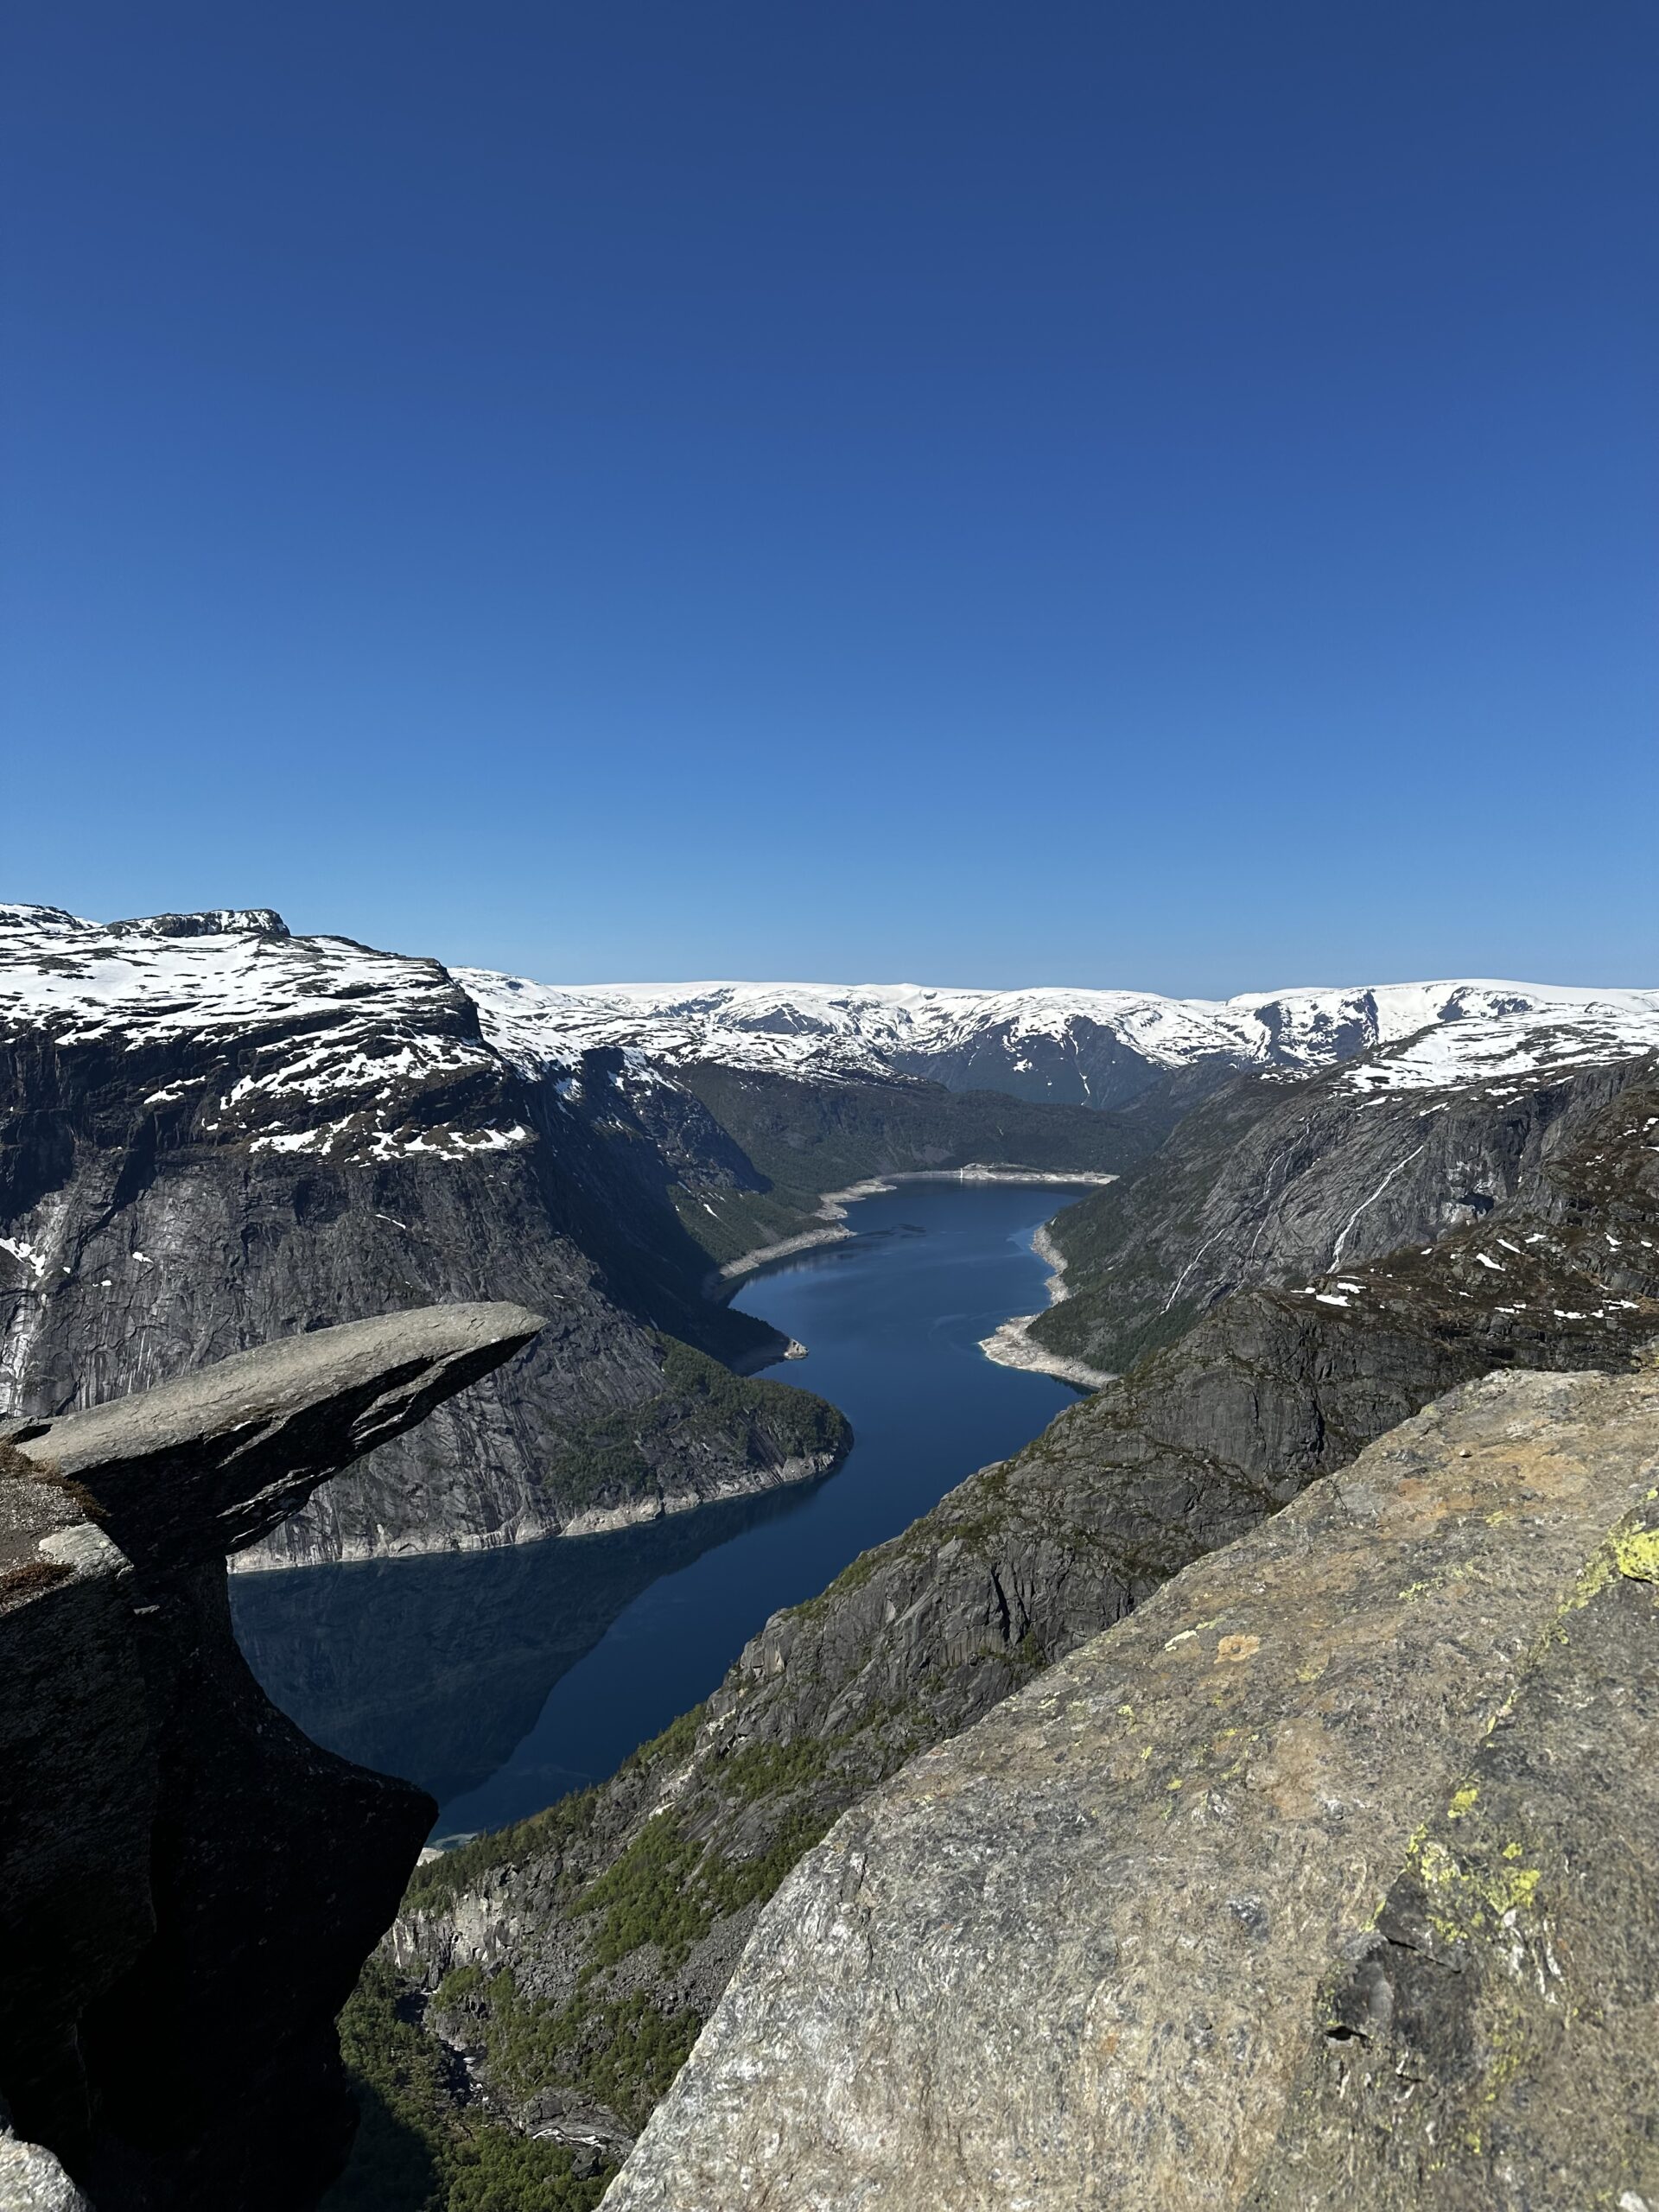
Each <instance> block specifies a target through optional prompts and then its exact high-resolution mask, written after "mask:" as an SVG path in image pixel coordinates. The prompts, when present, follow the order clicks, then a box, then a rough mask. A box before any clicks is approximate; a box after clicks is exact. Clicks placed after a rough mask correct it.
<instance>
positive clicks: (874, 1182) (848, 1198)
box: [712, 1161, 1117, 1305]
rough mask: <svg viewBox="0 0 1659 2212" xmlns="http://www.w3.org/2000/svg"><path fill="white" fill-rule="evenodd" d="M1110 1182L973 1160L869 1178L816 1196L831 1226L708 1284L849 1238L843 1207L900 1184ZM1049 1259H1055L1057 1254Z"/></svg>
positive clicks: (774, 1247) (768, 1247)
mask: <svg viewBox="0 0 1659 2212" xmlns="http://www.w3.org/2000/svg"><path fill="white" fill-rule="evenodd" d="M1116 1180H1117V1178H1116V1175H1107V1174H1103V1173H1101V1172H1100V1171H1099V1170H1098V1169H1096V1168H1087V1167H1081V1168H1077V1169H1075V1170H1074V1171H1073V1172H1072V1173H1069V1174H1065V1173H1059V1172H1058V1171H1052V1170H1050V1169H1048V1168H1044V1167H988V1166H983V1165H982V1164H981V1163H979V1162H977V1161H975V1162H970V1163H969V1166H966V1167H914V1168H902V1169H899V1170H897V1171H896V1172H895V1173H893V1174H891V1175H872V1176H870V1177H868V1179H866V1180H865V1181H864V1182H862V1183H849V1185H847V1188H846V1189H845V1190H844V1191H825V1192H822V1193H821V1194H820V1196H819V1198H818V1216H819V1218H820V1219H821V1220H823V1221H824V1222H827V1223H829V1224H832V1226H830V1227H828V1228H825V1229H809V1230H804V1232H803V1233H802V1234H801V1235H800V1236H785V1237H783V1238H780V1240H779V1242H778V1243H776V1244H760V1245H757V1246H756V1247H755V1249H754V1250H753V1251H752V1252H744V1253H742V1254H741V1255H739V1257H738V1258H736V1259H735V1260H728V1261H727V1262H726V1264H725V1266H724V1267H723V1268H717V1269H716V1270H715V1274H714V1276H713V1278H712V1280H713V1281H715V1282H732V1281H736V1279H737V1278H738V1277H739V1276H741V1275H747V1274H753V1272H754V1270H755V1269H756V1268H763V1267H765V1266H766V1265H767V1264H768V1262H771V1261H772V1260H786V1259H789V1258H790V1257H791V1255H793V1254H795V1253H797V1252H810V1251H812V1250H814V1249H816V1248H817V1246H819V1245H821V1244H839V1243H841V1242H842V1239H843V1238H845V1237H849V1236H851V1235H852V1234H853V1231H852V1230H850V1229H849V1228H847V1227H846V1226H845V1223H846V1218H847V1208H848V1206H849V1205H851V1204H852V1203H853V1202H854V1201H855V1199H858V1198H880V1196H881V1195H882V1193H883V1192H887V1191H892V1190H896V1189H897V1188H898V1186H899V1184H900V1183H1049V1184H1053V1185H1057V1186H1059V1187H1065V1186H1066V1185H1071V1186H1073V1187H1077V1186H1085V1187H1087V1188H1089V1189H1090V1190H1100V1189H1103V1187H1104V1186H1105V1185H1107V1184H1108V1183H1116ZM1040 1234H1041V1231H1040V1230H1039V1235H1040ZM1041 1256H1042V1257H1043V1258H1044V1259H1047V1258H1048V1256H1049V1255H1048V1254H1047V1253H1046V1252H1045V1253H1043V1254H1042V1255H1041ZM1055 1256H1056V1258H1058V1254H1057V1255H1055ZM1061 1264H1062V1265H1064V1262H1061ZM1049 1302H1050V1304H1051V1305H1052V1304H1053V1303H1054V1302H1055V1301H1054V1300H1053V1299H1052V1297H1051V1299H1050V1301H1049Z"/></svg>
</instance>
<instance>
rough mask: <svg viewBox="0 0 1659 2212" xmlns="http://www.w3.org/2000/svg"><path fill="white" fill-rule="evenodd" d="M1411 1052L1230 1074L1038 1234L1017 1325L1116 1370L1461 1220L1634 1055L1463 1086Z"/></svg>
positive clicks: (1642, 1057) (1515, 1174) (1487, 1207)
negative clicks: (1030, 1309)
mask: <svg viewBox="0 0 1659 2212" xmlns="http://www.w3.org/2000/svg"><path fill="white" fill-rule="evenodd" d="M1419 1051H1420V1047H1419V1045H1418V1044H1417V1043H1416V1042H1415V1041H1414V1042H1412V1043H1410V1044H1408V1045H1406V1046H1399V1047H1395V1048H1392V1049H1389V1050H1384V1051H1382V1052H1376V1053H1373V1054H1371V1055H1370V1056H1368V1057H1366V1058H1362V1059H1359V1060H1357V1061H1355V1062H1354V1063H1352V1064H1351V1065H1344V1066H1342V1067H1338V1068H1336V1069H1332V1071H1329V1072H1327V1073H1324V1074H1320V1075H1318V1076H1314V1077H1294V1078H1293V1077H1287V1076H1285V1075H1284V1074H1282V1073H1272V1074H1267V1075H1262V1076H1255V1077H1243V1078H1242V1079H1240V1080H1238V1081H1236V1082H1234V1083H1232V1084H1229V1085H1228V1086H1227V1087H1226V1088H1225V1089H1224V1090H1222V1091H1221V1092H1219V1093H1218V1094H1217V1095H1216V1096H1213V1097H1211V1098H1210V1099H1208V1100H1207V1101H1205V1103H1203V1104H1202V1105H1200V1106H1199V1107H1198V1108H1197V1109H1196V1110H1195V1111H1193V1112H1192V1114H1190V1115H1189V1116H1187V1117H1186V1118H1185V1120H1184V1121H1183V1122H1181V1123H1180V1124H1179V1127H1178V1128H1176V1129H1175V1131H1174V1133H1173V1135H1171V1136H1170V1138H1169V1139H1168V1141H1166V1143H1164V1144H1163V1145H1162V1146H1161V1147H1160V1149H1159V1150H1158V1151H1157V1152H1156V1153H1155V1154H1152V1155H1150V1156H1149V1157H1148V1158H1147V1159H1146V1160H1144V1161H1142V1162H1141V1163H1140V1164H1139V1165H1137V1166H1130V1167H1129V1168H1128V1171H1127V1172H1126V1173H1125V1174H1124V1175H1123V1176H1122V1179H1120V1180H1119V1181H1118V1182H1116V1184H1114V1185H1111V1186H1110V1187H1109V1188H1108V1189H1106V1190H1104V1191H1103V1192H1100V1193H1099V1194H1098V1195H1097V1196H1095V1197H1091V1198H1088V1199H1085V1200H1084V1202H1083V1203H1082V1204H1081V1205H1077V1206H1075V1207H1073V1208H1071V1209H1070V1210H1069V1211H1067V1212H1065V1214H1063V1215H1062V1216H1061V1217H1059V1218H1058V1220H1057V1221H1056V1222H1055V1224H1053V1226H1052V1230H1051V1235H1052V1237H1053V1239H1054V1242H1055V1243H1056V1244H1057V1246H1058V1249H1059V1251H1060V1253H1061V1255H1062V1256H1063V1258H1064V1260H1065V1266H1066V1276H1065V1282H1066V1289H1067V1293H1068V1295H1067V1297H1066V1300H1065V1303H1064V1304H1063V1305H1060V1306H1055V1307H1053V1308H1052V1309H1051V1311H1050V1312H1049V1313H1046V1314H1044V1315H1042V1316H1041V1317H1040V1318H1039V1319H1038V1320H1037V1321H1036V1322H1034V1323H1033V1326H1032V1331H1031V1333H1032V1336H1033V1338H1034V1340H1035V1341H1036V1342H1037V1343H1039V1344H1042V1345H1044V1346H1045V1347H1046V1348H1047V1349H1049V1350H1051V1351H1058V1352H1063V1353H1067V1354H1070V1355H1071V1356H1072V1357H1080V1358H1083V1359H1085V1360H1087V1361H1089V1362H1090V1363H1092V1364H1093V1365H1095V1366H1096V1367H1097V1368H1103V1369H1105V1370H1109V1371H1113V1372H1116V1371H1120V1370H1122V1369H1124V1368H1127V1367H1128V1366H1129V1365H1130V1364H1131V1363H1133V1361H1134V1360H1135V1359H1136V1358H1137V1357H1139V1356H1140V1355H1141V1353H1142V1352H1144V1351H1148V1350H1151V1349H1153V1348H1154V1347H1155V1346H1157V1345H1159V1344H1170V1343H1173V1342H1174V1341H1175V1339H1176V1338H1179V1336H1180V1335H1182V1334H1183V1332H1185V1330H1186V1329H1187V1328H1188V1327H1189V1326H1190V1325H1191V1324H1192V1321H1193V1320H1194V1319H1197V1318H1198V1316H1199V1315H1201V1314H1203V1313H1206V1312H1207V1311H1208V1310H1209V1309H1210V1308H1211V1307H1212V1306H1215V1305H1217V1303H1218V1302H1219V1301H1220V1300H1222V1299H1224V1298H1225V1297H1226V1296H1228V1294H1230V1292H1232V1291H1234V1290H1236V1289H1238V1288H1240V1287H1243V1286H1246V1285H1249V1284H1250V1283H1256V1282H1284V1283H1292V1282H1296V1283H1306V1281H1309V1279H1310V1278H1311V1277H1313V1276H1315V1275H1320V1274H1327V1273H1329V1272H1331V1271H1332V1270H1338V1271H1339V1270H1340V1269H1341V1268H1343V1267H1344V1265H1346V1266H1348V1267H1352V1266H1354V1265H1355V1264H1356V1263H1357V1262H1361V1261H1364V1260H1368V1259H1373V1258H1376V1257H1377V1256H1378V1255H1382V1254H1383V1253H1386V1252H1391V1251H1394V1250H1395V1249H1399V1248H1400V1247H1402V1246H1405V1245H1408V1244H1418V1245H1422V1244H1427V1243H1431V1242H1433V1241H1435V1240H1437V1239H1439V1238H1440V1237H1443V1236H1446V1235H1447V1234H1448V1233H1450V1232H1451V1231H1452V1230H1458V1229H1459V1228H1462V1227H1465V1226H1466V1225H1469V1224H1478V1223H1479V1222H1480V1221H1482V1220H1483V1219H1484V1217H1486V1216H1487V1215H1489V1214H1490V1213H1491V1211H1492V1210H1493V1208H1494V1207H1495V1206H1499V1205H1504V1204H1506V1203H1510V1202H1513V1201H1516V1200H1522V1199H1525V1198H1528V1197H1529V1194H1531V1193H1533V1192H1536V1191H1537V1190H1538V1189H1539V1188H1540V1187H1541V1179H1543V1178H1545V1177H1546V1176H1547V1173H1548V1166H1549V1163H1550V1162H1551V1160H1553V1159H1554V1158H1555V1156H1556V1155H1557V1154H1560V1152H1561V1151H1562V1150H1563V1149H1564V1148H1566V1147H1570V1146H1571V1145H1572V1144H1573V1141H1575V1138H1576V1136H1577V1135H1578V1133H1579V1132H1580V1130H1581V1129H1582V1128H1584V1127H1585V1126H1586V1122H1588V1121H1589V1120H1590V1119H1592V1117H1593V1116H1596V1115H1597V1114H1598V1113H1599V1111H1600V1109H1601V1108H1602V1107H1603V1106H1604V1105H1605V1103H1606V1102H1607V1101H1608V1100H1609V1099H1610V1098H1611V1097H1613V1096H1616V1095H1617V1093H1618V1092H1619V1091H1620V1090H1623V1089H1624V1087H1626V1086H1627V1085H1629V1084H1632V1083H1637V1082H1641V1081H1643V1080H1645V1079H1647V1077H1649V1076H1650V1074H1651V1071H1652V1069H1653V1067H1654V1065H1655V1061H1654V1057H1653V1055H1651V1054H1645V1053H1644V1054H1637V1055H1634V1056H1632V1055H1624V1056H1620V1057H1618V1058H1611V1059H1602V1060H1597V1059H1595V1058H1586V1060H1585V1061H1584V1062H1583V1063H1582V1064H1581V1065H1575V1066H1573V1067H1571V1068H1567V1069H1562V1068H1560V1067H1554V1066H1544V1067H1541V1068H1528V1069H1522V1070H1517V1071H1510V1072H1506V1073H1504V1074H1503V1075H1501V1076H1497V1077H1490V1078H1478V1079H1474V1080H1471V1079H1469V1078H1468V1077H1467V1073H1466V1071H1462V1070H1459V1069H1457V1068H1452V1069H1446V1068H1445V1067H1443V1066H1441V1065H1439V1064H1438V1063H1430V1064H1429V1065H1421V1063H1420V1061H1419V1058H1418V1054H1419Z"/></svg>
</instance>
